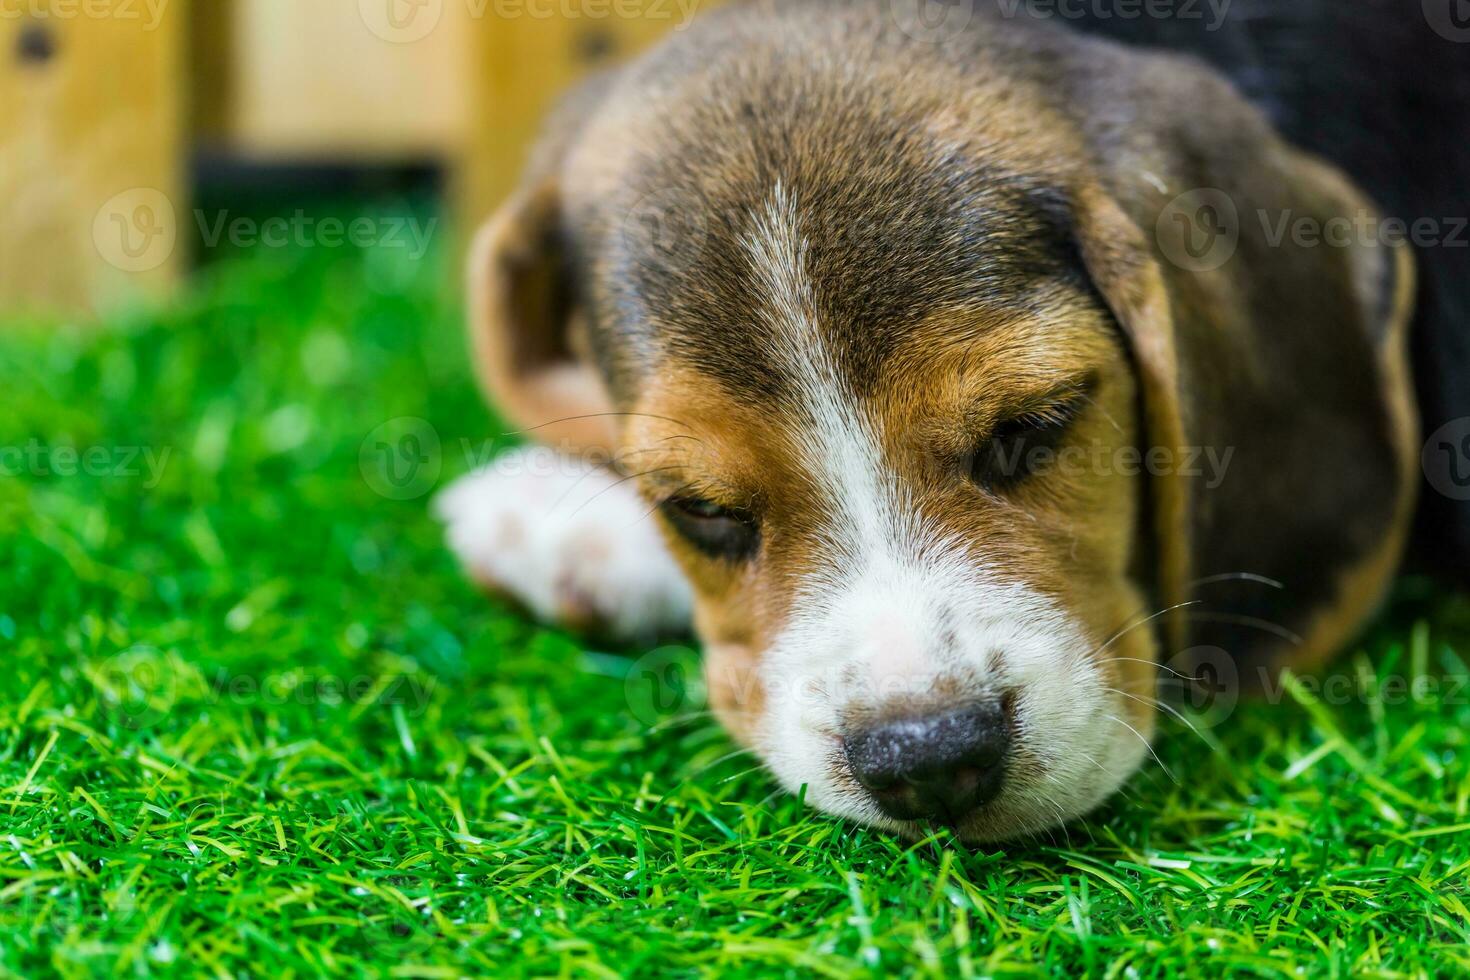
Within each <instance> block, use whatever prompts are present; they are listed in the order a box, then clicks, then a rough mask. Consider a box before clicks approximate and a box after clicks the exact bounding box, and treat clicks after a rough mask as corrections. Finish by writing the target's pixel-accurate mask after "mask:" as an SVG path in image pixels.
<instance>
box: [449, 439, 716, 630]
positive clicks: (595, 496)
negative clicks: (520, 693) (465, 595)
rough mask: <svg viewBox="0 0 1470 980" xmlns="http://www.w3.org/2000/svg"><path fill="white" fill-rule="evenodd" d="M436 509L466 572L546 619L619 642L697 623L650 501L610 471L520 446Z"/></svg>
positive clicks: (460, 484) (456, 487) (461, 483)
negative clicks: (653, 514) (655, 522)
mask: <svg viewBox="0 0 1470 980" xmlns="http://www.w3.org/2000/svg"><path fill="white" fill-rule="evenodd" d="M434 510H435V513H436V515H437V516H438V518H439V520H440V521H442V522H443V523H444V525H445V536H446V538H447V541H448V544H449V548H450V550H451V551H453V552H454V554H455V555H456V556H457V557H458V558H459V561H460V563H461V565H463V567H464V569H465V571H466V573H467V574H468V575H469V576H470V577H471V578H472V579H474V580H475V581H476V582H477V583H479V584H480V585H481V586H483V587H485V588H486V589H489V590H491V591H493V592H497V593H500V594H504V595H507V596H509V597H511V598H512V599H515V600H516V601H518V602H520V603H521V604H522V605H524V606H526V607H527V608H528V609H530V610H531V612H532V613H534V614H535V615H536V616H537V617H539V618H541V619H543V620H546V621H548V622H556V623H560V624H564V625H567V626H570V627H573V628H575V629H579V630H586V631H591V632H595V633H600V634H604V635H607V636H609V637H612V638H615V639H619V640H636V639H648V638H651V637H654V636H661V635H668V634H672V633H678V632H685V631H687V630H688V629H689V623H690V615H691V610H690V604H691V597H690V592H689V585H688V583H687V582H686V581H685V580H684V577H683V575H682V573H680V571H679V569H678V566H677V565H675V564H674V560H673V558H671V557H670V556H669V553H668V550H667V549H666V548H665V547H664V542H663V539H662V538H661V537H660V536H659V532H658V528H657V527H656V526H655V525H654V520H653V518H652V516H651V515H650V514H649V511H648V505H647V504H646V503H645V502H644V501H643V499H642V498H641V497H639V496H638V494H637V492H636V491H635V490H634V489H633V487H632V485H631V484H630V483H627V482H621V481H620V478H619V477H618V476H616V475H615V474H613V473H611V472H609V471H608V470H607V469H605V468H602V467H598V466H594V465H592V464H591V463H588V462H584V461H581V460H577V459H574V458H572V457H570V456H566V455H563V454H561V453H557V452H555V451H553V450H550V449H545V448H541V447H524V448H521V449H515V450H511V451H510V452H507V453H505V454H503V455H501V456H500V457H498V458H497V459H496V460H495V461H494V462H493V463H491V464H490V465H489V466H486V467H484V468H483V469H479V470H476V471H475V472H473V473H470V474H469V475H467V476H464V477H461V478H460V479H459V480H457V481H455V482H454V483H453V484H451V485H450V486H449V487H448V488H446V489H445V490H444V492H443V493H441V494H440V495H439V496H438V498H437V499H436V500H435V501H434Z"/></svg>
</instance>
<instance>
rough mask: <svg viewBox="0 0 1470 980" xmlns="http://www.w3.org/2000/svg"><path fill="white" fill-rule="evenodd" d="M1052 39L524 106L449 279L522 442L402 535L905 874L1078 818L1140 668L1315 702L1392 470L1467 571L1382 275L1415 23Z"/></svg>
mask: <svg viewBox="0 0 1470 980" xmlns="http://www.w3.org/2000/svg"><path fill="white" fill-rule="evenodd" d="M1446 6H1448V3H1447V4H1446ZM1097 7H1098V5H1093V8H1094V9H1093V12H1092V13H1091V14H1087V15H1086V16H1085V17H1084V18H1083V19H1081V20H1078V19H1072V18H1066V17H1058V16H1054V15H1053V16H1048V10H1047V9H1046V8H1043V7H1042V6H1041V5H1039V4H1038V5H1034V6H1033V7H1027V6H1025V5H1022V4H1019V3H1012V4H998V5H997V6H996V7H995V8H994V9H989V8H988V7H987V6H986V5H985V4H983V3H970V4H967V5H958V4H956V5H951V6H947V7H946V6H940V5H935V4H931V3H928V2H927V0H926V2H923V3H920V2H918V0H848V2H842V0H803V2H755V3H748V4H744V5H737V6H732V7H727V8H724V9H721V10H719V11H716V12H714V13H712V14H709V15H707V16H705V17H703V18H701V19H700V20H699V21H698V22H697V23H696V24H695V25H694V26H693V27H692V28H690V29H689V30H687V31H685V32H681V33H677V34H675V35H674V36H672V37H671V38H670V39H669V40H667V41H666V42H665V43H664V44H663V45H662V46H661V47H659V48H657V49H656V50H654V51H653V52H651V53H649V54H648V55H646V56H645V57H643V58H642V59H641V60H639V61H637V62H636V63H634V64H632V65H631V66H628V67H625V68H622V69H620V70H618V71H616V72H615V73H611V74H606V75H602V76H599V77H596V78H594V79H592V80H591V81H589V82H588V83H586V84H585V85H583V86H582V87H581V88H580V89H578V90H576V91H575V92H573V93H572V94H571V95H570V96H569V97H567V99H566V100H565V101H564V103H563V104H562V105H561V107H560V109H559V110H558V111H557V113H556V114H555V116H554V117H553V119H552V120H551V121H550V123H549V126H548V130H547V134H546V136H545V138H544V140H543V141H542V143H541V144H540V146H539V147H538V148H537V150H536V151H535V153H534V154H533V156H532V159H531V161H530V163H529V166H528V169H527V173H526V176H525V180H524V183H523V185H522V187H521V189H520V190H519V191H518V192H517V193H516V194H515V195H514V197H513V198H512V199H511V200H510V201H509V202H508V203H506V204H505V205H504V206H503V208H502V209H501V210H500V212H499V213H498V214H497V215H495V216H494V217H493V219H492V220H491V221H490V222H489V224H488V225H487V227H486V228H485V229H484V230H483V231H482V233H481V234H480V236H479V238H478V240H477V244H476V247H475V249H474V254H473V257H472V266H471V280H472V290H471V303H472V313H471V316H472V335H473V353H474V358H475V364H476V367H477V370H478V372H479V374H480V377H481V379H482V381H483V383H484V385H485V387H486V388H487V391H488V394H489V395H490V397H491V398H492V400H493V402H494V403H495V405H496V406H497V407H498V409H499V410H500V411H501V412H502V413H503V414H504V416H505V417H506V418H507V419H508V420H510V421H511V422H512V423H513V424H514V425H515V426H516V427H517V428H518V429H522V430H527V431H529V432H531V433H532V434H533V435H534V437H535V438H536V439H538V440H539V441H540V442H541V443H542V444H543V448H540V449H522V450H518V451H516V452H514V453H512V454H510V455H508V456H507V457H505V458H503V459H501V460H500V461H498V462H497V463H496V464H495V465H493V466H491V467H489V468H488V469H486V470H484V471H481V472H478V473H475V474H472V475H470V476H468V477H466V478H464V479H463V480H461V481H460V482H459V483H458V484H456V485H455V486H453V487H452V488H450V489H449V490H448V491H446V493H445V495H444V496H443V497H442V498H441V500H440V502H439V508H440V513H441V516H442V517H443V519H444V520H445V521H446V523H447V525H448V536H449V541H450V545H451V547H452V548H453V550H454V551H455V552H456V553H457V554H458V556H459V557H460V559H461V560H462V562H463V564H464V565H465V567H466V568H467V570H468V571H469V573H470V574H471V575H472V576H473V577H474V578H476V579H477V580H478V581H479V582H480V583H482V584H483V585H485V586H486V587H488V588H491V589H495V590H497V591H499V592H502V593H508V594H509V595H511V596H513V597H515V598H517V599H519V600H520V601H522V602H523V603H525V604H526V605H528V606H529V607H530V608H531V609H532V610H534V611H535V612H536V613H537V614H539V615H541V616H543V617H545V618H547V619H550V620H555V621H560V622H564V623H568V624H571V625H575V626H579V627H588V628H601V629H603V630H605V631H608V632H611V633H614V634H617V635H620V636H624V637H643V636H648V635H651V634H653V633H657V632H663V631H668V630H680V629H687V628H688V626H689V625H690V624H691V623H692V625H693V627H694V629H695V630H696V632H697V634H698V636H699V637H700V639H701V641H702V643H703V647H704V651H705V669H706V675H707V682H708V690H709V693H710V699H711V704H712V707H713V708H714V709H715V712H716V714H717V715H718V716H719V718H720V719H721V721H722V722H723V723H724V724H725V725H726V726H727V727H728V729H729V730H730V731H731V732H732V733H733V735H734V736H735V737H736V738H737V739H739V740H740V741H741V742H743V743H745V744H746V745H748V746H750V747H752V748H753V749H754V750H755V751H756V752H757V753H758V754H759V756H760V757H761V759H762V760H763V761H764V762H765V764H766V765H767V766H768V767H769V769H770V770H771V772H772V773H774V775H775V776H776V777H777V778H778V779H779V780H780V782H781V783H782V784H783V785H785V786H786V787H788V788H789V789H791V790H793V791H798V790H800V789H802V788H803V787H804V788H805V798H806V799H807V800H808V801H810V802H811V803H813V804H814V805H816V806H818V807H820V808H822V809H824V810H827V811H830V812H832V813H837V814H841V815H845V816H847V817H850V818H852V819H854V820H857V821H861V822H863V823H868V824H872V825H877V826H882V827H886V828H890V829H893V830H896V831H899V832H901V833H909V834H912V833H916V832H918V830H919V829H920V828H921V827H923V826H924V825H925V823H926V822H929V821H937V822H941V823H945V824H948V825H950V826H952V827H953V828H955V829H956V831H957V832H958V833H959V834H960V835H961V836H962V837H963V838H965V839H970V840H994V839H1000V838H1005V837H1009V836H1013V835H1016V834H1021V833H1026V832H1034V831H1037V830H1040V829H1043V828H1046V827H1050V826H1055V825H1057V824H1059V823H1061V822H1064V821H1066V820H1067V819H1070V818H1071V817H1073V816H1076V815H1079V814H1082V813H1084V812H1086V811H1087V810H1089V809H1091V808H1093V807H1095V806H1096V805H1097V804H1098V803H1100V802H1101V801H1103V800H1105V799H1106V798H1107V797H1108V796H1109V795H1110V794H1111V793H1112V792H1113V791H1114V790H1115V789H1116V788H1117V787H1118V786H1119V784H1120V783H1122V781H1123V780H1125V779H1126V778H1127V777H1128V776H1129V775H1130V774H1131V773H1132V772H1133V771H1134V770H1135V769H1136V768H1137V767H1138V766H1139V764H1140V762H1141V761H1142V760H1143V759H1144V758H1145V757H1146V755H1147V753H1148V752H1149V746H1148V742H1149V740H1150V739H1151V738H1152V737H1153V733H1154V729H1155V711H1156V707H1157V702H1156V700H1155V696H1154V695H1155V694H1156V684H1157V679H1158V676H1159V674H1160V672H1161V671H1168V672H1170V673H1171V674H1172V675H1175V676H1178V675H1181V674H1183V675H1186V676H1188V671H1189V670H1191V669H1193V665H1196V664H1200V663H1205V662H1209V663H1211V664H1213V665H1214V666H1215V667H1216V668H1221V667H1223V669H1225V670H1227V671H1228V672H1229V673H1230V674H1231V675H1232V676H1233V678H1234V681H1233V683H1238V684H1240V685H1241V686H1249V685H1251V684H1252V683H1258V682H1259V680H1260V679H1262V678H1265V677H1269V672H1270V671H1272V670H1274V669H1278V668H1279V667H1281V666H1283V665H1290V666H1292V667H1293V668H1295V669H1298V670H1304V669H1310V668H1312V667H1314V666H1316V665H1319V664H1321V663H1322V662H1323V661H1324V660H1325V658H1327V657H1329V656H1330V655H1331V654H1333V653H1334V652H1335V651H1337V650H1338V649H1339V648H1341V647H1342V646H1343V645H1344V644H1345V643H1347V642H1349V641H1350V640H1351V639H1352V638H1353V636H1354V634H1355V632H1356V631H1358V630H1359V629H1360V628H1361V627H1362V626H1363V624H1364V621H1365V619H1366V617H1368V616H1370V615H1371V614H1372V613H1373V611H1374V609H1375V607H1376V606H1377V605H1378V604H1379V602H1380V600H1381V599H1382V597H1383V595H1384V593H1385V590H1386V588H1387V586H1388V585H1389V583H1390V581H1391V579H1392V576H1393V575H1394V573H1395V571H1396V569H1397V568H1398V567H1399V566H1400V563H1401V561H1402V559H1403V556H1404V553H1405V551H1406V548H1407V545H1408V542H1409V540H1410V538H1411V534H1410V529H1411V525H1412V524H1413V517H1414V514H1415V512H1416V497H1418V496H1420V494H1419V490H1420V484H1421V482H1423V481H1424V478H1425V475H1426V473H1427V474H1428V475H1429V477H1430V483H1431V484H1433V485H1434V486H1436V487H1439V488H1440V490H1439V491H1435V490H1429V489H1426V490H1425V493H1424V494H1423V496H1424V497H1425V498H1426V500H1427V501H1428V502H1429V503H1431V504H1432V505H1433V509H1432V510H1431V511H1429V513H1430V514H1431V515H1432V516H1431V517H1430V518H1429V520H1431V521H1432V527H1433V529H1434V539H1435V540H1436V541H1437V543H1438V546H1439V557H1440V558H1441V559H1445V558H1448V559H1449V561H1448V562H1447V564H1448V565H1450V566H1451V567H1459V568H1462V569H1463V568H1464V567H1465V566H1464V564H1463V557H1464V556H1465V555H1466V554H1467V553H1470V549H1466V547H1465V545H1466V543H1467V541H1470V533H1467V532H1470V517H1467V514H1466V511H1465V509H1464V507H1465V505H1464V504H1463V503H1462V502H1460V501H1458V500H1456V499H1454V498H1455V493H1454V490H1453V488H1454V487H1455V486H1458V484H1456V483H1453V482H1450V483H1449V484H1446V482H1445V481H1446V479H1449V478H1451V477H1455V476H1458V475H1460V474H1461V472H1462V470H1470V452H1467V450H1470V446H1466V445H1464V444H1462V443H1461V442H1460V441H1459V440H1460V439H1465V440H1466V441H1470V431H1465V432H1462V431H1460V428H1465V427H1466V425H1470V423H1467V424H1466V425H1462V424H1461V423H1460V422H1457V421H1456V420H1457V419H1461V418H1462V417H1464V416H1470V398H1467V392H1466V388H1465V378H1466V373H1465V370H1464V366H1465V364H1466V363H1467V361H1470V357H1467V355H1466V349H1467V343H1466V331H1465V320H1466V316H1467V314H1470V302H1467V297H1470V290H1467V283H1470V270H1467V269H1465V268H1464V264H1465V255H1466V253H1464V252H1459V253H1455V252H1454V251H1453V244H1452V243H1450V242H1448V241H1441V242H1439V243H1434V242H1418V244H1421V245H1424V246H1425V247H1423V248H1420V249H1415V247H1414V244H1415V242H1414V241H1412V240H1411V238H1412V234H1413V231H1412V229H1414V228H1417V229H1419V230H1421V231H1422V230H1424V228H1425V227H1427V226H1424V225H1423V224H1422V223H1421V224H1417V225H1416V224H1414V222H1415V221H1416V219H1425V218H1430V219H1439V224H1438V225H1436V226H1435V227H1436V228H1437V229H1438V230H1439V231H1440V233H1441V234H1442V235H1443V236H1445V237H1446V238H1447V237H1448V236H1449V235H1450V234H1451V231H1452V225H1453V215H1454V213H1455V209H1454V205H1453V204H1452V202H1453V201H1458V202H1460V208H1461V210H1463V207H1464V204H1465V203H1466V199H1465V196H1464V192H1465V189H1466V188H1467V187H1470V167H1467V165H1466V163H1465V161H1464V156H1463V149H1462V147H1461V146H1460V145H1459V144H1460V143H1461V142H1462V140H1463V138H1464V136H1465V134H1466V133H1467V131H1470V44H1461V43H1457V41H1456V39H1455V37H1454V32H1453V26H1454V23H1455V22H1453V21H1452V20H1448V19H1447V20H1445V21H1444V23H1443V24H1438V23H1436V22H1435V17H1434V16H1426V14H1432V13H1433V11H1431V8H1432V7H1433V2H1428V3H1426V4H1425V5H1424V10H1423V11H1421V10H1420V4H1419V3H1418V2H1417V0H1415V2H1410V0H1402V2H1398V0H1394V2H1389V0H1380V2H1366V0H1365V2H1362V3H1358V2H1354V3H1351V4H1346V3H1340V2H1327V0H1312V2H1293V3H1290V4H1286V3H1267V2H1265V0H1261V2H1253V3H1247V2H1246V0H1240V2H1237V3H1236V4H1234V6H1233V7H1232V8H1231V9H1230V17H1229V18H1227V20H1226V22H1225V23H1224V24H1223V25H1215V26H1219V27H1220V30H1218V31H1215V30H1211V29H1209V28H1210V22H1208V21H1201V22H1197V23H1194V24H1190V23H1186V22H1185V21H1183V20H1182V19H1179V18H1176V19H1174V20H1168V19H1159V18H1158V17H1151V16H1143V17H1138V18H1128V19H1124V18H1121V17H1120V18H1110V17H1105V16H1101V13H1102V12H1100V11H1098V10H1097V9H1096V8H1097ZM1053 14H1054V11H1053ZM1446 16H1448V14H1447V15H1446ZM1445 25H1449V26H1448V27H1446V26H1445ZM1465 33H1466V34H1467V35H1470V29H1467V31H1466V32H1465ZM1102 34H1114V35H1117V36H1118V37H1116V38H1103V37H1099V36H1097V35H1102ZM1462 40H1463V39H1462ZM1134 42H1137V44H1135V43H1134ZM1158 45H1164V46H1167V47H1169V48H1173V49H1175V50H1174V51H1172V52H1168V51H1163V50H1158V49H1156V47H1155V46H1158ZM1180 52H1187V53H1180ZM1330 161H1335V163H1334V162H1330ZM1416 252H1418V258H1419V261H1418V262H1417V263H1416V261H1415V254H1416ZM1411 321H1414V323H1413V330H1414V331H1415V332H1416V333H1415V335H1416V336H1417V337H1418V338H1420V339H1419V341H1418V342H1417V343H1415V345H1414V347H1413V351H1414V353H1416V354H1417V355H1418V363H1417V365H1416V364H1415V363H1414V358H1412V357H1411V341H1410V336H1411V329H1410V328H1411ZM1416 380H1417V383H1418V395H1417V396H1416V392H1415V387H1416V385H1415V381H1416ZM1421 416H1422V417H1421ZM1421 425H1422V428H1421ZM1457 426H1459V427H1460V428H1457ZM1434 431H1438V432H1439V433H1440V435H1439V436H1438V437H1437V438H1438V439H1439V442H1440V443H1442V444H1443V445H1442V447H1441V448H1436V447H1435V445H1434V442H1435V440H1434V439H1431V444H1430V445H1426V444H1425V442H1424V438H1423V436H1422V435H1421V432H1434ZM1445 447H1447V449H1448V451H1447V452H1445V453H1444V459H1443V460H1442V461H1441V460H1440V455H1439V454H1440V453H1441V449H1442V448H1445ZM1457 454H1460V455H1462V456H1465V457H1467V458H1456V455H1457ZM1436 467H1440V469H1436ZM1446 467H1447V468H1448V469H1445V468H1446ZM1446 486H1448V487H1449V489H1447V490H1446V489H1445V488H1446ZM1465 496H1470V493H1467V494H1465ZM1457 560H1458V561H1459V562H1460V564H1459V565H1458V566H1456V561H1457Z"/></svg>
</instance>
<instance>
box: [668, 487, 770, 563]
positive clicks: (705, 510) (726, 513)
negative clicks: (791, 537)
mask: <svg viewBox="0 0 1470 980" xmlns="http://www.w3.org/2000/svg"><path fill="white" fill-rule="evenodd" d="M659 511H660V512H661V513H662V514H663V516H664V518H665V520H667V521H668V522H669V526H670V527H672V528H673V529H674V530H675V531H677V532H678V533H679V536H680V537H682V538H684V540H686V541H688V542H689V543H690V544H691V545H693V546H694V547H695V548H696V549H697V550H699V551H701V552H703V553H704V554H706V555H708V556H710V557H711V558H718V559H721V560H724V561H743V560H745V559H747V558H749V557H751V556H752V555H753V554H755V551H756V548H757V547H759V545H760V525H759V524H758V523H757V522H756V519H755V517H754V515H752V514H751V513H750V512H749V511H746V510H742V509H739V508H734V507H724V506H721V505H720V504H717V503H714V502H713V501H710V500H706V499H704V498H702V497H695V496H688V495H676V496H673V497H670V498H669V499H668V500H665V501H664V502H663V503H662V504H660V505H659Z"/></svg>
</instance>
